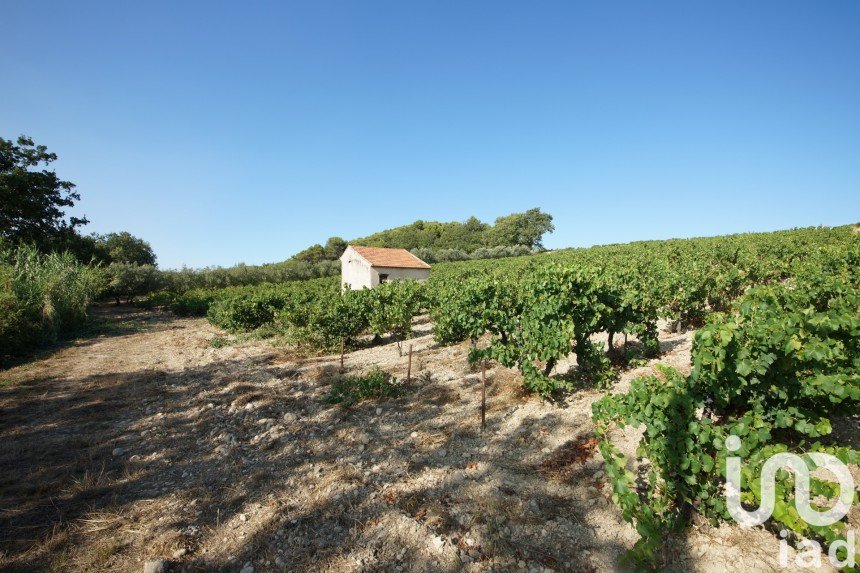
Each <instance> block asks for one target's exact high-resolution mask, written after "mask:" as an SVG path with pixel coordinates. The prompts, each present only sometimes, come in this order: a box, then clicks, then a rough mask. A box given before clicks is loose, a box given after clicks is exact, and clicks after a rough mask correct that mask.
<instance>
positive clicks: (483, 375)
mask: <svg viewBox="0 0 860 573" xmlns="http://www.w3.org/2000/svg"><path fill="white" fill-rule="evenodd" d="M486 427H487V362H486V361H485V360H481V431H482V432H483V431H484V428H486Z"/></svg>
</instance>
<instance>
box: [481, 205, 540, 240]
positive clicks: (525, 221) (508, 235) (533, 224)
mask: <svg viewBox="0 0 860 573" xmlns="http://www.w3.org/2000/svg"><path fill="white" fill-rule="evenodd" d="M554 230H555V226H554V225H553V224H552V215H550V214H548V213H543V212H541V210H540V209H529V210H528V211H526V212H525V213H512V214H510V215H507V216H505V217H499V218H498V219H496V223H495V225H493V227H492V228H490V229H488V231H487V236H486V238H485V243H484V244H486V245H487V246H495V245H506V246H514V245H523V246H525V247H529V248H531V249H540V248H542V247H543V243H542V240H543V236H544V235H545V234H546V233H552V232H553V231H554Z"/></svg>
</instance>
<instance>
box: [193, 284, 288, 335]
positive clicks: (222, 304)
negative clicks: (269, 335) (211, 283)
mask: <svg viewBox="0 0 860 573" xmlns="http://www.w3.org/2000/svg"><path fill="white" fill-rule="evenodd" d="M284 304H285V302H284V298H283V297H282V296H279V295H278V294H276V293H271V292H258V293H248V294H244V295H235V296H231V297H226V298H221V299H217V300H215V301H214V302H213V303H212V304H211V305H210V306H209V310H208V311H207V313H206V318H208V319H209V322H211V323H212V324H214V325H215V326H217V327H219V328H223V329H224V330H227V331H229V332H247V331H250V330H255V329H257V328H260V327H261V326H263V325H264V324H268V323H271V322H273V321H274V320H275V316H276V315H277V312H278V311H279V310H281V309H282V308H283V307H284Z"/></svg>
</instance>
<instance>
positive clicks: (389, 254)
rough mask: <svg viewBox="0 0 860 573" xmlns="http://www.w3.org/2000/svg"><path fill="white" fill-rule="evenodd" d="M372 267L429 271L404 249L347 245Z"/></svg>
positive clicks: (424, 264)
mask: <svg viewBox="0 0 860 573" xmlns="http://www.w3.org/2000/svg"><path fill="white" fill-rule="evenodd" d="M349 246H350V247H352V248H353V249H354V250H355V252H357V253H358V254H359V255H361V256H362V258H364V259H365V260H366V261H367V262H369V263H370V266H372V267H391V268H398V269H429V268H430V265H428V264H427V263H425V262H424V261H422V260H421V259H419V258H418V257H416V256H415V255H413V254H412V253H410V252H409V251H407V250H406V249H383V248H381V247H358V246H356V245H349Z"/></svg>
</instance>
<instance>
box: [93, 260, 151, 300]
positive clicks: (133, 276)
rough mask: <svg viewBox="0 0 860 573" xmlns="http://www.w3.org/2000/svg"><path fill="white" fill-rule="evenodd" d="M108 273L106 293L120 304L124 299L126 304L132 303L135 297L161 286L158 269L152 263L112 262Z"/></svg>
mask: <svg viewBox="0 0 860 573" xmlns="http://www.w3.org/2000/svg"><path fill="white" fill-rule="evenodd" d="M106 275H107V280H108V283H107V289H106V290H105V294H106V295H108V296H110V297H111V298H113V299H114V300H115V301H116V304H120V302H121V301H122V300H123V299H124V300H125V302H126V304H130V303H131V302H133V301H134V297H136V296H143V295H145V294H148V293H150V292H153V291H155V290H156V289H158V288H159V287H160V286H161V279H160V276H159V274H158V269H156V268H155V267H154V266H152V265H138V264H134V263H111V264H110V265H109V266H108V267H107V269H106Z"/></svg>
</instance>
